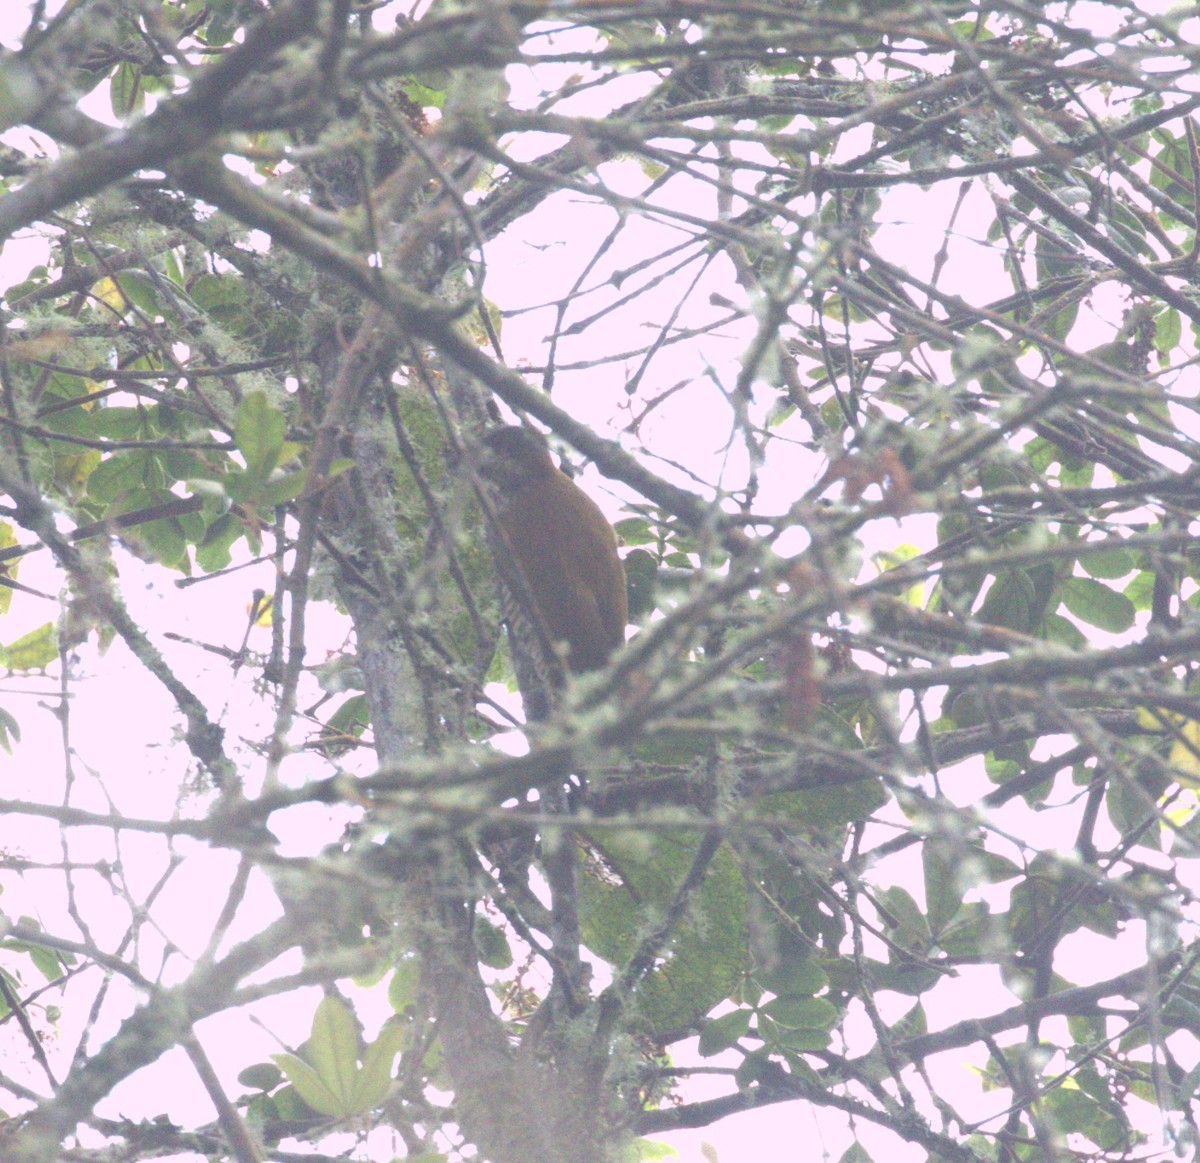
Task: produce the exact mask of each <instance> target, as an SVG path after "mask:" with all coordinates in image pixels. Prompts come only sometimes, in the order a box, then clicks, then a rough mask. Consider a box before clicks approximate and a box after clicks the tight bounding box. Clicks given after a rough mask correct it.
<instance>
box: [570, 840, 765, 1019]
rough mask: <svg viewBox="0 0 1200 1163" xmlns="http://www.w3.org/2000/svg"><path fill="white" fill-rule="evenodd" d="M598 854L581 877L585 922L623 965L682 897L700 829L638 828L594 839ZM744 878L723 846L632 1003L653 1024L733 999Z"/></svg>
mask: <svg viewBox="0 0 1200 1163" xmlns="http://www.w3.org/2000/svg"><path fill="white" fill-rule="evenodd" d="M588 843H589V845H590V846H591V858H590V860H588V861H586V862H585V864H584V875H582V876H581V877H580V884H579V895H580V922H581V925H582V928H583V936H584V941H585V943H586V944H587V946H588V948H590V949H592V950H593V951H594V952H596V953H597V954H599V955H600V956H601V957H603V958H605V960H607V961H609V962H611V963H613V964H615V965H619V964H621V963H622V962H624V961H625V959H626V958H628V957H629V956H630V955H631V954H632V953H633V951H634V950H635V949H636V948H637V944H638V939H639V937H640V935H641V934H642V933H643V932H644V931H645V930H646V927H647V926H649V925H653V924H655V923H657V922H658V921H659V920H660V919H661V917H662V914H663V911H664V910H665V909H667V908H669V907H670V906H671V904H672V902H673V901H674V900H675V896H676V893H677V892H678V889H679V884H680V882H681V881H682V880H683V878H684V877H685V876H686V875H687V874H688V872H689V870H690V869H691V866H692V862H693V860H694V858H695V853H696V848H697V846H698V844H699V839H698V837H696V836H695V835H694V834H682V835H670V834H667V835H656V836H655V837H654V839H653V842H650V841H649V840H648V838H647V837H646V836H645V835H644V834H642V833H639V832H633V831H630V832H621V833H619V834H618V833H612V832H608V833H604V834H603V835H601V836H598V837H590V836H589V837H588ZM746 892H747V890H746V884H745V881H744V879H743V877H742V873H741V870H740V868H739V867H738V864H737V861H736V860H735V859H734V856H733V853H732V851H731V850H730V849H729V848H728V847H727V846H725V845H722V846H721V848H719V849H718V850H717V853H716V855H715V856H714V857H713V859H712V861H711V862H710V864H709V867H708V871H707V874H706V875H705V877H704V879H703V881H702V882H701V884H700V886H699V887H698V888H697V889H695V891H694V892H693V893H692V894H691V897H690V898H689V902H688V905H689V907H688V908H687V910H686V911H685V914H684V916H683V917H682V918H681V920H680V922H679V924H678V925H677V926H676V929H675V931H674V933H673V935H672V937H671V939H670V940H669V941H668V943H667V946H666V948H665V949H664V950H663V952H662V956H661V958H660V960H659V963H658V964H657V965H656V966H655V968H654V969H652V970H651V971H650V973H648V974H647V976H646V978H645V979H644V980H643V981H642V983H641V985H640V986H639V987H638V991H637V995H636V1001H635V1009H636V1011H637V1014H638V1016H639V1018H640V1019H641V1021H642V1022H643V1023H645V1024H647V1025H648V1026H649V1027H650V1029H651V1031H659V1032H664V1033H665V1032H667V1031H671V1030H676V1029H679V1028H681V1027H685V1026H690V1025H694V1024H695V1023H696V1022H698V1021H700V1020H701V1019H702V1018H703V1017H704V1016H705V1015H706V1014H707V1013H708V1011H709V1010H710V1009H712V1007H713V1006H715V1005H716V1004H717V1003H718V1002H720V1001H721V1000H723V999H724V998H727V997H728V996H729V995H730V993H732V992H733V989H734V987H735V986H736V985H737V984H738V982H739V981H741V979H742V977H743V975H744V973H745V971H746V961H747V956H748V949H747V916H746V913H747V907H748V906H747V901H746Z"/></svg>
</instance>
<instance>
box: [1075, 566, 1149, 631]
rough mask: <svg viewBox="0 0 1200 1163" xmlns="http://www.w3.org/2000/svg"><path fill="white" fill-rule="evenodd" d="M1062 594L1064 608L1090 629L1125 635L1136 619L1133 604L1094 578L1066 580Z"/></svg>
mask: <svg viewBox="0 0 1200 1163" xmlns="http://www.w3.org/2000/svg"><path fill="white" fill-rule="evenodd" d="M1060 593H1061V595H1062V602H1063V605H1064V606H1066V607H1067V609H1068V610H1070V611H1071V613H1072V614H1074V615H1075V617H1076V618H1078V619H1079V620H1080V621H1081V622H1086V623H1087V624H1088V625H1089V626H1096V627H1098V628H1099V629H1101V630H1107V631H1108V632H1109V633H1110V634H1122V633H1124V632H1125V631H1126V630H1128V629H1129V628H1130V627H1131V626H1132V625H1133V622H1134V617H1135V616H1136V611H1135V610H1134V608H1133V603H1132V602H1131V601H1130V600H1129V599H1128V598H1127V597H1126V596H1125V595H1124V594H1122V593H1119V592H1118V591H1117V590H1114V589H1110V588H1109V587H1108V586H1106V585H1105V584H1104V583H1103V582H1099V581H1096V580H1095V579H1094V578H1090V577H1069V578H1066V579H1064V581H1063V583H1062V589H1061V591H1060Z"/></svg>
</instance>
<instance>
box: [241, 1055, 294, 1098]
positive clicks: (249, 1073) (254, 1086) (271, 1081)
mask: <svg viewBox="0 0 1200 1163" xmlns="http://www.w3.org/2000/svg"><path fill="white" fill-rule="evenodd" d="M237 1080H238V1082H240V1083H241V1084H242V1085H243V1086H244V1087H246V1088H247V1089H248V1090H263V1091H267V1090H274V1089H275V1087H277V1086H278V1085H279V1084H280V1083H281V1082H282V1081H283V1071H281V1070H280V1069H279V1067H278V1066H272V1065H271V1063H269V1062H259V1063H258V1064H257V1065H255V1066H247V1067H246V1069H245V1070H243V1071H242V1072H241V1074H239V1075H238V1076H237Z"/></svg>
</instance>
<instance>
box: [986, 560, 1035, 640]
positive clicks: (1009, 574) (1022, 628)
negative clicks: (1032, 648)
mask: <svg viewBox="0 0 1200 1163" xmlns="http://www.w3.org/2000/svg"><path fill="white" fill-rule="evenodd" d="M1035 600H1036V593H1035V591H1034V586H1033V579H1032V578H1031V577H1030V576H1029V574H1028V573H1027V572H1026V571H1025V570H1023V569H1012V570H1006V571H1005V572H1004V573H1002V574H1000V575H999V576H998V577H997V578H996V580H995V581H994V582H993V583H992V585H991V588H990V589H989V590H988V592H987V597H985V598H984V599H983V605H982V606H981V607H980V608H979V613H978V614H977V615H976V617H978V619H979V620H980V621H981V622H986V623H988V625H990V626H1003V627H1004V628H1005V629H1008V630H1016V631H1019V632H1020V633H1027V632H1028V631H1029V630H1031V629H1032V627H1033V611H1034V602H1035Z"/></svg>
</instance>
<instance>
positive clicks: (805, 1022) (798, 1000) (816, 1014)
mask: <svg viewBox="0 0 1200 1163" xmlns="http://www.w3.org/2000/svg"><path fill="white" fill-rule="evenodd" d="M759 1013H761V1014H765V1015H766V1016H767V1017H769V1018H770V1019H771V1021H773V1022H778V1023H779V1025H781V1026H786V1027H787V1028H788V1029H792V1030H800V1029H813V1030H831V1029H833V1027H834V1026H836V1025H837V1022H838V1011H837V1007H836V1006H835V1005H834V1004H833V1003H832V1002H830V1001H828V1000H826V999H825V998H823V997H777V998H775V999H774V1001H769V1002H767V1004H766V1005H764V1006H762V1007H760V1009H759Z"/></svg>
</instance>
